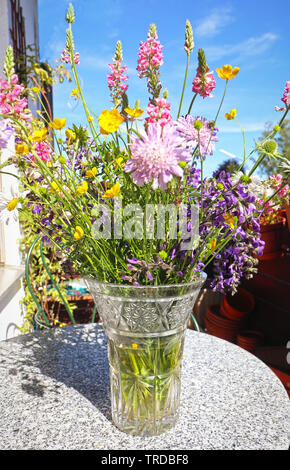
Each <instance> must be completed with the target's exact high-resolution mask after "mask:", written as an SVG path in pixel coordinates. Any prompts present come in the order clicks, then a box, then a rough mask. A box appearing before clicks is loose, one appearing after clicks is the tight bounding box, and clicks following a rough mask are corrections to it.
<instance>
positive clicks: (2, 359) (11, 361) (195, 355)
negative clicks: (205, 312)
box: [0, 324, 290, 451]
mask: <svg viewBox="0 0 290 470" xmlns="http://www.w3.org/2000/svg"><path fill="white" fill-rule="evenodd" d="M183 361H184V362H183V371H182V392H181V407H180V416H179V420H178V423H177V424H176V426H175V427H174V428H173V429H171V430H170V431H168V432H166V433H164V434H162V435H160V436H154V437H148V438H144V437H142V438H139V437H135V436H129V435H127V434H125V433H123V432H121V431H119V430H118V429H117V428H116V427H115V426H114V425H113V424H112V421H111V414H110V386H109V366H108V360H107V343H106V337H105V334H104V330H103V328H102V326H101V325H100V324H94V325H91V324H90V325H77V326H67V327H63V328H56V329H52V330H46V331H44V330H43V331H39V332H35V333H31V334H27V335H21V336H18V337H16V338H13V339H10V340H7V341H1V342H0V410H1V412H0V449H2V450H3V449H11V450H30V449H34V450H79V449H82V450H85V449H89V450H98V449H105V450H123V451H124V450H136V449H138V450H144V449H145V450H146V449H149V450H168V449H169V450H178V449H183V450H197V449H198V450H212V449H215V450H218V449H226V450H228V449H240V450H248V449H250V450H272V449H274V450H287V449H288V447H289V437H290V426H289V424H290V423H289V421H290V420H289V418H290V401H289V399H288V395H287V393H286V391H285V389H284V387H283V385H282V383H281V382H280V381H279V379H278V378H277V376H276V375H275V374H274V373H273V372H272V371H271V369H269V368H268V367H267V366H266V365H265V364H264V363H263V362H261V361H260V360H259V359H257V358H256V357H255V356H254V355H252V354H250V353H248V352H247V351H245V350H243V349H241V348H239V347H238V346H236V345H233V344H232V343H229V342H227V341H224V340H221V339H218V338H216V337H213V336H210V335H208V334H206V333H198V332H196V331H193V330H188V331H187V335H186V341H185V350H184V359H183Z"/></svg>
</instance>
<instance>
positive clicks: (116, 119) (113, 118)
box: [98, 109, 124, 134]
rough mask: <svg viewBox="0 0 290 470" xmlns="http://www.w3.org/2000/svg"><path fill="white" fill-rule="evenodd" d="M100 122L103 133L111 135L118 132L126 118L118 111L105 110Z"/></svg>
mask: <svg viewBox="0 0 290 470" xmlns="http://www.w3.org/2000/svg"><path fill="white" fill-rule="evenodd" d="M98 121H99V125H100V130H101V133H102V134H111V133H112V132H116V131H117V130H118V128H119V126H120V124H122V122H123V121H124V118H123V116H121V114H120V113H119V111H118V110H117V109H112V111H108V110H107V109H105V110H104V111H102V112H101V114H100V116H99V118H98Z"/></svg>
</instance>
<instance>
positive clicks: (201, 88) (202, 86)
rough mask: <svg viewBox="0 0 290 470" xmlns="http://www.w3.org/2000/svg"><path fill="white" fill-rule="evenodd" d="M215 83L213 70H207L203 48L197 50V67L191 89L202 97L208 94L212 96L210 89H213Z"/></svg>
mask: <svg viewBox="0 0 290 470" xmlns="http://www.w3.org/2000/svg"><path fill="white" fill-rule="evenodd" d="M215 87H216V83H215V78H214V75H213V72H209V67H208V65H207V63H206V59H205V55H204V51H203V49H199V51H198V67H197V69H196V76H195V78H194V79H193V83H192V91H193V92H194V93H198V94H199V95H200V96H202V97H203V98H206V97H207V96H209V97H210V98H213V96H214V95H213V94H212V91H213V90H214V89H215Z"/></svg>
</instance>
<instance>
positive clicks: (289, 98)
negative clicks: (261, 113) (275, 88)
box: [275, 80, 290, 111]
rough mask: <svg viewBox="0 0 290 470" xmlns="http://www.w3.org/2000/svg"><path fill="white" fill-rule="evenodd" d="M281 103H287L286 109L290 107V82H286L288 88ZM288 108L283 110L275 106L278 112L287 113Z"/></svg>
mask: <svg viewBox="0 0 290 470" xmlns="http://www.w3.org/2000/svg"><path fill="white" fill-rule="evenodd" d="M281 101H283V103H285V105H286V108H288V107H289V106H290V80H289V81H288V82H286V86H285V88H284V95H283V97H282V98H281ZM286 108H281V107H280V106H275V110H276V111H286Z"/></svg>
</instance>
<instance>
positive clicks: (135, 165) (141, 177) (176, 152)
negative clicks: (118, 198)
mask: <svg viewBox="0 0 290 470" xmlns="http://www.w3.org/2000/svg"><path fill="white" fill-rule="evenodd" d="M140 136H141V137H140V138H139V137H132V138H131V144H130V148H131V153H132V158H130V160H128V161H127V162H126V164H125V166H124V171H126V172H127V173H131V177H132V178H133V181H134V182H135V183H136V184H137V185H138V186H141V185H143V184H145V183H149V182H150V183H152V188H153V189H157V188H158V187H160V188H161V189H163V190H166V189H167V184H168V183H169V181H171V180H172V178H173V175H176V176H179V177H182V176H183V170H182V168H181V167H180V165H179V162H180V161H185V162H189V161H190V160H191V158H192V156H191V153H190V151H189V150H188V149H187V148H185V147H183V146H182V139H181V138H180V136H179V134H178V132H177V131H176V129H175V127H174V126H172V125H170V124H168V125H166V126H164V127H161V126H160V125H159V124H158V123H149V124H148V126H147V130H146V132H145V131H144V130H141V131H140Z"/></svg>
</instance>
